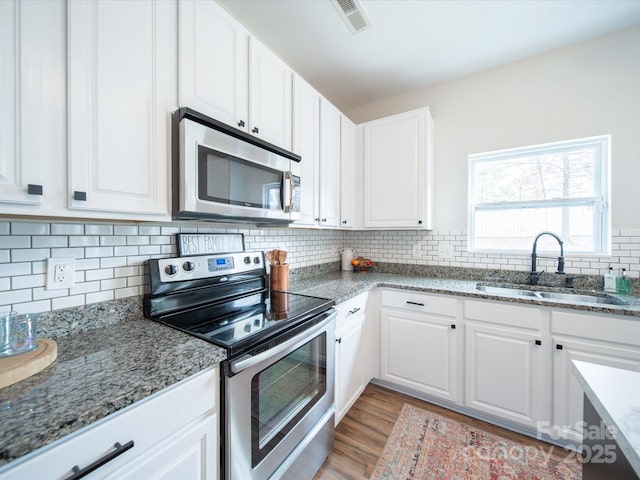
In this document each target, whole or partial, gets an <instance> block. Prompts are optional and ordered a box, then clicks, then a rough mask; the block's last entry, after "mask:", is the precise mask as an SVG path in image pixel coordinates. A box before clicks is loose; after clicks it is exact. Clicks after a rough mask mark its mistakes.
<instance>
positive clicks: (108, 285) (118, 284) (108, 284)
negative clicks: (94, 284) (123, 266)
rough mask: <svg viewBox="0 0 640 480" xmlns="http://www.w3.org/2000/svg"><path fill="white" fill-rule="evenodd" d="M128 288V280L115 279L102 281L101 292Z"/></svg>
mask: <svg viewBox="0 0 640 480" xmlns="http://www.w3.org/2000/svg"><path fill="white" fill-rule="evenodd" d="M126 286H127V279H126V278H113V279H109V280H101V281H100V289H101V290H113V289H115V288H122V287H126Z"/></svg>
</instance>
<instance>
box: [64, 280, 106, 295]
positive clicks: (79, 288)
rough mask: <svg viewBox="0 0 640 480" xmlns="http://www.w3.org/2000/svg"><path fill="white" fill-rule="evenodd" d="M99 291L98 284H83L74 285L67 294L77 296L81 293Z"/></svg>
mask: <svg viewBox="0 0 640 480" xmlns="http://www.w3.org/2000/svg"><path fill="white" fill-rule="evenodd" d="M99 291H100V282H98V281H96V282H83V283H76V284H75V285H74V286H73V288H71V289H69V293H70V294H71V295H79V294H83V293H90V292H99Z"/></svg>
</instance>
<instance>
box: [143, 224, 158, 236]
mask: <svg viewBox="0 0 640 480" xmlns="http://www.w3.org/2000/svg"><path fill="white" fill-rule="evenodd" d="M138 229H139V233H140V235H160V227H147V226H145V225H140V226H139V227H138Z"/></svg>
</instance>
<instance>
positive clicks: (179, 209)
mask: <svg viewBox="0 0 640 480" xmlns="http://www.w3.org/2000/svg"><path fill="white" fill-rule="evenodd" d="M173 121H174V133H173V134H174V152H173V157H174V169H173V205H174V206H173V210H174V211H173V216H174V217H175V218H182V219H201V220H217V221H222V222H244V223H255V224H265V223H291V222H293V221H295V220H298V219H299V218H300V172H301V166H300V161H301V157H300V156H298V155H295V154H294V153H291V152H288V151H287V150H284V149H282V148H280V147H278V146H276V145H272V144H270V143H268V142H265V141H264V140H261V139H259V138H256V137H253V136H251V135H249V134H247V133H245V132H242V131H240V130H237V129H235V128H232V127H230V126H228V125H226V124H224V123H222V122H219V121H217V120H214V119H212V118H210V117H207V116H206V115H203V114H201V113H198V112H195V111H193V110H191V109H189V108H181V109H179V110H177V111H176V112H175V113H174V119H173ZM176 137H177V141H176ZM176 147H177V151H176V150H175V148H176Z"/></svg>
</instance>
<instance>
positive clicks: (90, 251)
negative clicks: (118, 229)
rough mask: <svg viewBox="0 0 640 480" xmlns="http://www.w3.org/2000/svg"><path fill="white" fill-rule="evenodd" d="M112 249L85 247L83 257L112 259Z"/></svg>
mask: <svg viewBox="0 0 640 480" xmlns="http://www.w3.org/2000/svg"><path fill="white" fill-rule="evenodd" d="M115 248H117V247H115ZM113 249H114V247H87V248H85V249H84V256H85V257H86V258H96V257H113Z"/></svg>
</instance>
